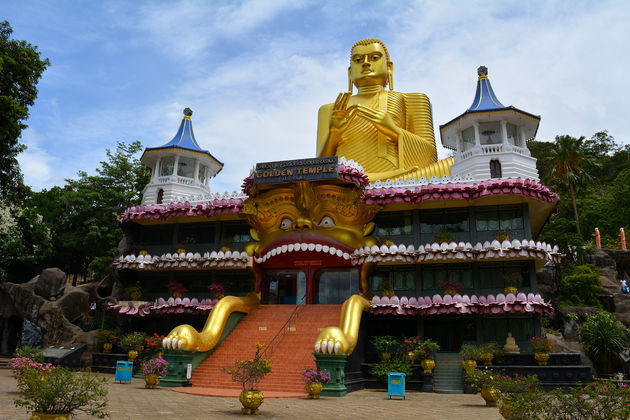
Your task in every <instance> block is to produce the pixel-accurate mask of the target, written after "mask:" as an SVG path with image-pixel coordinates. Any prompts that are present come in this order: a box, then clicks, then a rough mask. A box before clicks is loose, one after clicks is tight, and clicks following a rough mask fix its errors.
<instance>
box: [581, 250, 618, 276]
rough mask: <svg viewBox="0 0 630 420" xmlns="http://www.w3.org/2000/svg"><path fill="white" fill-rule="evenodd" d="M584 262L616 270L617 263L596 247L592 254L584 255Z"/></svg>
mask: <svg viewBox="0 0 630 420" xmlns="http://www.w3.org/2000/svg"><path fill="white" fill-rule="evenodd" d="M584 262H585V263H586V264H593V265H594V266H597V267H610V268H612V269H613V270H615V271H617V263H616V262H615V260H614V259H613V258H612V257H611V256H610V255H608V254H607V253H606V252H605V251H603V250H601V249H598V250H597V251H595V252H594V253H593V254H586V255H584Z"/></svg>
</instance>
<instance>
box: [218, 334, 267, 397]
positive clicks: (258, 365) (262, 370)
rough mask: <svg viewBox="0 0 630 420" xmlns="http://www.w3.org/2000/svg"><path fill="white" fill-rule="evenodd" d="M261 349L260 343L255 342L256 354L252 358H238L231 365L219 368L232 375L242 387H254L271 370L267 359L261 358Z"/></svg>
mask: <svg viewBox="0 0 630 420" xmlns="http://www.w3.org/2000/svg"><path fill="white" fill-rule="evenodd" d="M261 349H262V347H261V345H260V344H258V343H256V354H255V355H254V358H253V359H249V360H239V361H238V362H236V363H234V364H233V365H232V366H224V367H222V368H221V369H222V370H223V371H224V372H225V373H229V374H230V375H232V380H233V381H234V382H236V383H238V384H241V386H242V387H243V389H256V385H258V383H259V382H260V381H261V380H262V379H263V378H264V377H265V375H267V374H268V373H269V372H271V365H270V364H269V360H267V359H263V358H262V354H261V352H260V351H261ZM248 385H249V387H248Z"/></svg>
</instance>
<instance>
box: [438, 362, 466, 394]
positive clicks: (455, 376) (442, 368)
mask: <svg viewBox="0 0 630 420" xmlns="http://www.w3.org/2000/svg"><path fill="white" fill-rule="evenodd" d="M462 372H463V369H462V357H461V356H460V355H459V353H436V355H435V369H434V370H433V391H434V392H438V393H442V394H462V393H463V392H464V378H463V373H462Z"/></svg>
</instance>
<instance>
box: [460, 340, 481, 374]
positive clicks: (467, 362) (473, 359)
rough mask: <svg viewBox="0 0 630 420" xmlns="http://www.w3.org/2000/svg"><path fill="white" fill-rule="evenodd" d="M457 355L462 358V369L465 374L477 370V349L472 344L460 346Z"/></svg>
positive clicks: (478, 354)
mask: <svg viewBox="0 0 630 420" xmlns="http://www.w3.org/2000/svg"><path fill="white" fill-rule="evenodd" d="M459 354H460V355H461V356H462V359H463V360H462V367H463V368H464V370H465V371H466V373H470V372H472V371H473V370H475V369H476V368H477V360H479V356H480V352H479V347H477V346H475V345H474V344H462V347H461V349H460V350H459Z"/></svg>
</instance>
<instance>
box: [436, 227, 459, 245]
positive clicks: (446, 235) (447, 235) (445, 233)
mask: <svg viewBox="0 0 630 420" xmlns="http://www.w3.org/2000/svg"><path fill="white" fill-rule="evenodd" d="M433 240H434V241H435V242H437V243H438V244H441V243H443V242H446V243H451V242H455V241H457V236H456V235H455V233H453V231H451V230H450V229H448V228H445V227H443V228H442V229H440V230H439V231H438V232H437V233H436V234H435V236H434V237H433Z"/></svg>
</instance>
